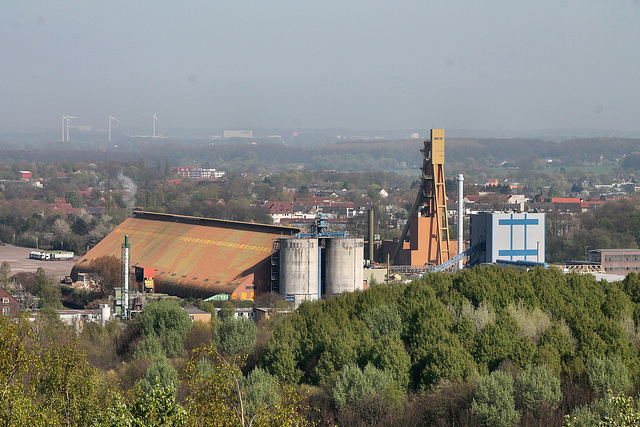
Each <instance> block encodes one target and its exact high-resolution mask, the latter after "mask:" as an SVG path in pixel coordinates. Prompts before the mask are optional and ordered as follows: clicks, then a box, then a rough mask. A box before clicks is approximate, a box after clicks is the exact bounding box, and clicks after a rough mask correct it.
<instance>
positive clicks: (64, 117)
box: [62, 114, 67, 142]
mask: <svg viewBox="0 0 640 427" xmlns="http://www.w3.org/2000/svg"><path fill="white" fill-rule="evenodd" d="M66 119H67V116H65V115H64V114H63V115H62V142H64V121H65V120H66Z"/></svg>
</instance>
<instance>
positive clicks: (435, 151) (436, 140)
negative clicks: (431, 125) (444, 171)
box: [431, 129, 444, 165]
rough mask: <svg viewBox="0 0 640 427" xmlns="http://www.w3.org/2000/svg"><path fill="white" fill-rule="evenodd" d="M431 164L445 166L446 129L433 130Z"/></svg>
mask: <svg viewBox="0 0 640 427" xmlns="http://www.w3.org/2000/svg"><path fill="white" fill-rule="evenodd" d="M431 162H432V163H433V164H436V165H443V164H444V129H431Z"/></svg>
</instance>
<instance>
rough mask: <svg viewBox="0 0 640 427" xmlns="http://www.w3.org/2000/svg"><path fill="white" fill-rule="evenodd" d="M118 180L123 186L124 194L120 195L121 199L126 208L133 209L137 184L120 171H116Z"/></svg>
mask: <svg viewBox="0 0 640 427" xmlns="http://www.w3.org/2000/svg"><path fill="white" fill-rule="evenodd" d="M118 181H119V182H120V183H121V184H122V187H123V188H124V194H123V195H122V200H123V201H124V202H125V203H126V205H127V209H133V206H134V204H135V201H136V191H138V186H137V185H136V183H135V182H133V180H132V179H131V178H129V177H128V176H125V175H123V174H122V172H119V173H118Z"/></svg>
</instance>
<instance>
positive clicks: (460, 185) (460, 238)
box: [458, 174, 464, 270]
mask: <svg viewBox="0 0 640 427" xmlns="http://www.w3.org/2000/svg"><path fill="white" fill-rule="evenodd" d="M463 225H464V175H462V174H458V255H460V254H461V253H462V251H463V250H464V247H463V244H464V241H463V235H464V228H463ZM458 270H462V258H461V259H460V260H459V261H458Z"/></svg>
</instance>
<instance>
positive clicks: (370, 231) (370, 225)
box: [369, 204, 374, 264]
mask: <svg viewBox="0 0 640 427" xmlns="http://www.w3.org/2000/svg"><path fill="white" fill-rule="evenodd" d="M373 246H374V242H373V204H371V208H370V209H369V263H370V264H373Z"/></svg>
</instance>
